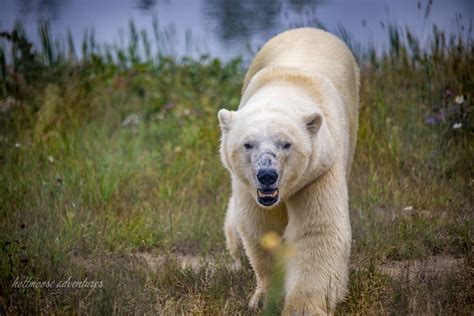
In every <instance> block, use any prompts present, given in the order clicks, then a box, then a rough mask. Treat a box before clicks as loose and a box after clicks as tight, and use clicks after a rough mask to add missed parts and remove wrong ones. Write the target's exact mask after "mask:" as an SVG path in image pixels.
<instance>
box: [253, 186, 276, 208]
mask: <svg viewBox="0 0 474 316" xmlns="http://www.w3.org/2000/svg"><path fill="white" fill-rule="evenodd" d="M257 198H258V203H260V204H262V205H265V206H270V205H273V204H275V203H276V202H277V201H278V198H279V192H278V189H270V190H263V189H257Z"/></svg>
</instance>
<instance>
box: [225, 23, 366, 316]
mask: <svg viewBox="0 0 474 316" xmlns="http://www.w3.org/2000/svg"><path fill="white" fill-rule="evenodd" d="M358 89H359V70H358V67H357V64H356V63H355V60H354V58H353V56H352V54H351V52H350V51H349V49H348V48H347V47H346V45H345V44H344V43H343V42H342V41H340V40H339V39H337V38H336V37H335V36H333V35H331V34H329V33H326V32H324V31H321V30H316V29H309V28H303V29H296V30H291V31H288V32H285V33H282V34H280V35H278V36H276V37H274V38H273V39H271V40H270V41H269V42H268V43H267V44H265V46H264V47H263V48H262V49H261V50H260V52H259V53H258V54H257V56H256V57H255V59H254V61H253V62H252V64H251V65H250V68H249V70H248V72H247V75H246V77H245V81H244V88H243V91H242V99H241V103H240V106H239V109H238V110H237V111H235V112H231V111H227V110H221V111H219V115H218V117H219V122H220V125H221V128H222V139H221V158H222V162H223V164H224V166H225V167H226V168H227V169H228V170H229V172H230V174H231V177H232V197H231V199H230V202H229V207H228V211H227V217H226V222H225V233H226V239H227V245H228V249H229V251H230V252H231V254H232V256H234V257H236V253H237V246H238V241H239V239H241V240H242V243H243V246H244V248H245V251H246V254H247V256H248V258H249V260H250V263H251V265H252V267H253V268H254V271H255V274H256V277H257V289H256V291H255V294H254V296H253V297H252V298H251V301H250V305H251V306H252V307H255V306H256V305H257V304H258V302H259V300H260V299H261V297H263V296H265V295H266V293H267V291H268V286H269V278H270V277H271V269H272V265H273V257H272V255H271V254H270V253H269V252H268V251H267V250H265V249H263V248H262V247H261V244H260V241H261V239H262V236H263V235H264V234H266V233H269V232H275V233H277V234H279V235H280V236H282V237H283V238H284V240H285V242H286V244H287V245H288V246H289V247H291V248H292V249H293V250H294V256H291V257H289V258H287V261H286V279H285V295H286V297H285V307H284V313H285V314H290V313H296V314H320V313H331V312H332V310H333V308H334V307H335V304H336V303H337V302H339V301H341V300H342V299H343V298H344V295H345V293H346V287H347V281H348V261H349V254H350V242H351V228H350V222H349V213H348V192H347V178H348V174H349V171H350V165H351V162H352V157H353V153H354V149H355V142H356V134H357V119H358V103H359V95H358ZM245 142H252V143H255V144H257V145H258V146H257V145H256V146H255V147H256V148H255V149H251V150H248V149H247V150H246V149H245V148H244V146H243V144H244V143H245ZM282 142H290V143H291V144H292V147H291V149H290V150H284V149H281V146H280V145H279V144H280V143H282ZM257 147H258V148H257ZM262 151H272V152H274V153H275V156H276V157H277V158H276V159H277V162H278V163H277V165H278V170H279V173H280V178H281V179H280V180H279V181H281V182H279V193H280V199H279V201H278V203H276V204H275V205H273V206H271V207H264V206H261V205H260V204H258V203H257V202H256V187H255V170H254V168H253V165H252V161H253V159H254V156H255V155H256V154H258V152H262ZM239 237H240V238H239Z"/></svg>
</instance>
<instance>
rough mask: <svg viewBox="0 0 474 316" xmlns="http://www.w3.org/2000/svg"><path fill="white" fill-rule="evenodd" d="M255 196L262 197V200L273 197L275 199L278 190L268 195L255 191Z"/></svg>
mask: <svg viewBox="0 0 474 316" xmlns="http://www.w3.org/2000/svg"><path fill="white" fill-rule="evenodd" d="M257 194H258V196H259V197H264V198H265V197H266V198H268V197H271V198H274V197H276V196H277V195H278V189H275V190H274V191H273V193H268V194H266V193H263V192H262V191H260V190H257Z"/></svg>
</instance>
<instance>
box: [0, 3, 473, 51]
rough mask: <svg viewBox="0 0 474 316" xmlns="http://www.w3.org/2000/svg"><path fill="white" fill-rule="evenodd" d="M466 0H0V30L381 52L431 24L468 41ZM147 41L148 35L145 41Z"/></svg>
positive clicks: (175, 46) (221, 46)
mask: <svg viewBox="0 0 474 316" xmlns="http://www.w3.org/2000/svg"><path fill="white" fill-rule="evenodd" d="M473 12H474V1H472V0H438V1H436V0H434V1H429V0H428V1H427V0H423V1H415V0H401V1H393V0H392V1H389V0H366V1H352V0H327V1H318V0H314V1H311V0H280V1H277V0H255V1H245V0H102V1H99V0H96V1H93V0H0V29H1V30H10V29H11V28H12V26H13V24H14V23H15V21H16V20H20V21H22V22H23V24H24V26H25V29H26V31H27V33H28V34H29V35H30V37H31V38H33V39H34V40H35V41H38V35H37V34H38V32H37V24H38V21H45V20H46V21H49V22H50V25H51V31H52V33H53V35H54V36H58V37H62V38H64V37H65V34H66V32H67V30H70V31H71V33H72V35H73V38H74V41H75V43H76V47H78V44H79V43H80V42H81V41H82V39H83V36H84V31H85V30H89V31H92V30H93V32H94V35H95V38H96V41H97V42H98V43H99V44H105V43H107V44H111V45H124V43H125V42H126V39H127V34H128V31H129V27H128V25H129V22H130V20H133V21H134V23H135V24H136V26H137V28H138V29H139V30H141V29H143V30H145V31H147V32H148V33H149V34H153V26H152V24H153V20H154V19H156V21H157V22H158V26H159V29H160V30H161V33H162V38H163V37H164V38H166V40H164V41H162V42H161V44H160V49H161V50H162V52H163V53H165V54H172V55H175V56H185V55H191V56H194V57H197V56H199V55H201V54H210V55H211V56H213V57H220V58H223V59H226V60H227V59H229V58H233V57H237V56H244V57H246V58H248V57H249V56H251V55H252V54H253V53H255V51H256V49H257V48H258V47H259V46H261V45H262V44H263V43H264V42H265V41H266V40H268V39H269V38H270V37H271V36H273V35H275V34H277V33H278V32H281V31H283V30H286V29H288V28H291V27H295V26H307V25H310V26H316V25H320V24H323V25H325V26H326V27H327V28H328V29H330V30H336V29H337V28H340V27H341V26H342V27H343V28H344V29H345V30H347V31H348V32H349V34H350V36H351V38H352V40H353V41H355V42H357V43H360V44H361V47H369V46H373V47H374V48H375V49H376V50H377V51H379V52H380V51H383V50H384V49H385V48H387V47H388V45H389V43H388V41H389V37H388V30H387V26H388V25H389V24H395V25H397V26H399V27H408V28H410V30H412V31H413V32H414V34H415V35H416V36H417V38H418V39H420V40H421V43H422V44H423V43H426V42H427V41H429V39H430V36H431V34H432V27H433V25H434V24H436V25H437V26H438V28H439V29H440V30H442V31H444V32H445V33H446V34H448V35H450V34H454V35H458V34H462V36H464V37H471V36H472V32H471V30H472V18H473ZM152 38H153V37H152Z"/></svg>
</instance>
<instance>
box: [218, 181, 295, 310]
mask: <svg viewBox="0 0 474 316" xmlns="http://www.w3.org/2000/svg"><path fill="white" fill-rule="evenodd" d="M286 224H287V215H286V210H285V208H284V206H279V207H275V208H273V209H271V210H266V209H262V208H260V207H259V206H258V205H257V203H256V202H255V199H254V198H253V197H252V196H251V195H249V194H248V193H246V192H245V190H241V188H239V187H236V188H234V192H233V196H232V199H231V202H230V203H229V209H228V214H227V218H226V224H225V230H226V234H227V239H228V242H229V248H230V249H231V248H233V246H232V244H233V242H232V241H231V240H232V239H233V236H232V234H233V231H234V229H235V228H236V229H237V231H238V235H239V236H240V239H241V240H242V244H243V246H244V249H245V253H246V255H247V257H248V259H249V262H250V265H251V266H252V268H253V270H254V272H255V276H256V279H257V286H256V289H255V292H254V293H253V295H252V297H251V299H250V302H249V307H250V308H257V307H258V305H259V303H260V301H261V300H262V299H263V298H264V297H265V296H266V295H267V293H268V287H269V285H270V278H271V274H272V271H273V264H274V258H273V255H272V253H270V252H269V251H268V250H266V249H264V248H263V247H262V245H261V240H262V237H263V236H264V235H265V234H266V233H269V232H273V233H277V234H279V235H280V236H281V235H282V234H283V231H284V229H285V227H286Z"/></svg>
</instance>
